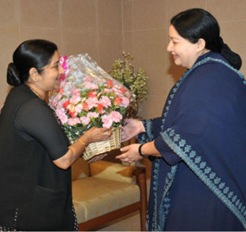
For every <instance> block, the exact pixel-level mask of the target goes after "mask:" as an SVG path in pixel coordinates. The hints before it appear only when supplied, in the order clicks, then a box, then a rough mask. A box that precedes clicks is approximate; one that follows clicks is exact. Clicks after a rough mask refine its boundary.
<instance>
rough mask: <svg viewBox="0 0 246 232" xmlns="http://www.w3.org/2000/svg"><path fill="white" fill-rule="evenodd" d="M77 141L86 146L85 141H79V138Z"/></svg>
mask: <svg viewBox="0 0 246 232" xmlns="http://www.w3.org/2000/svg"><path fill="white" fill-rule="evenodd" d="M77 142H78V143H79V144H81V145H83V146H84V147H86V143H85V142H83V141H80V140H79V139H78V140H77Z"/></svg>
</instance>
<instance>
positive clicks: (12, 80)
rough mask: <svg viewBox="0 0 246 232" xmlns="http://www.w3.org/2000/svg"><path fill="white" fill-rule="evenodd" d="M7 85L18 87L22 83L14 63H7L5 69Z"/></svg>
mask: <svg viewBox="0 0 246 232" xmlns="http://www.w3.org/2000/svg"><path fill="white" fill-rule="evenodd" d="M7 83H8V84H9V85H12V86H18V85H20V84H21V83H22V81H21V79H20V76H19V72H18V70H17V68H16V66H15V64H14V63H9V65H8V69H7Z"/></svg>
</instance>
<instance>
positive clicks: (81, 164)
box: [72, 159, 90, 180]
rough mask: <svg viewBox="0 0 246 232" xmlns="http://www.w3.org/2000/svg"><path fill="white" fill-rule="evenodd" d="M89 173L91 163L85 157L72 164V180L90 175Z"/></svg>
mask: <svg viewBox="0 0 246 232" xmlns="http://www.w3.org/2000/svg"><path fill="white" fill-rule="evenodd" d="M89 173H90V170H89V164H88V162H87V161H85V160H84V159H78V160H77V161H76V162H75V163H74V164H73V165H72V180H76V179H78V178H82V177H85V176H89Z"/></svg>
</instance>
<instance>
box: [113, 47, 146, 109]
mask: <svg viewBox="0 0 246 232" xmlns="http://www.w3.org/2000/svg"><path fill="white" fill-rule="evenodd" d="M122 56H123V59H117V60H115V61H114V63H113V64H112V68H111V70H110V71H109V74H110V75H111V76H112V77H113V78H114V79H116V80H118V81H119V82H121V83H122V84H123V85H125V86H126V87H127V88H128V89H129V90H130V91H131V92H132V99H131V105H132V107H133V108H135V110H137V109H136V108H138V105H139V103H140V102H142V101H144V100H146V99H147V95H148V89H147V79H148V76H147V73H146V72H145V71H144V70H143V69H142V68H138V70H137V71H135V70H134V67H133V65H132V63H131V61H132V60H133V57H132V56H131V55H130V54H129V53H125V52H123V53H122Z"/></svg>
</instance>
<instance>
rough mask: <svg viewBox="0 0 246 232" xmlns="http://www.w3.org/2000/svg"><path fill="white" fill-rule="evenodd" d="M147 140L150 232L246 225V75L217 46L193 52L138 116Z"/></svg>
mask: <svg viewBox="0 0 246 232" xmlns="http://www.w3.org/2000/svg"><path fill="white" fill-rule="evenodd" d="M144 125H145V128H146V133H143V134H141V135H139V139H140V141H141V142H147V141H151V140H154V142H155V146H156V148H157V149H158V151H159V152H160V153H161V155H162V158H155V159H153V162H152V178H151V188H150V199H149V206H148V213H147V224H148V225H147V227H148V230H149V231H163V230H176V231H177V230H190V231H191V230H210V231H211V230H244V229H245V228H246V81H245V79H244V77H243V75H242V74H241V73H240V72H239V71H237V70H236V69H234V68H232V67H231V66H230V65H228V63H227V62H226V61H225V60H224V58H223V57H222V56H221V55H220V54H217V53H211V52H210V53H207V54H205V55H203V56H202V57H200V58H199V59H198V60H197V62H196V63H195V64H194V66H193V67H192V68H191V69H190V70H188V71H187V72H186V73H185V74H184V75H183V77H182V78H181V79H180V80H179V81H178V82H177V83H176V84H175V86H174V87H173V88H172V90H171V91H170V93H169V96H168V99H167V101H166V105H165V107H164V110H163V115H162V117H160V118H155V119H151V120H145V121H144Z"/></svg>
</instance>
